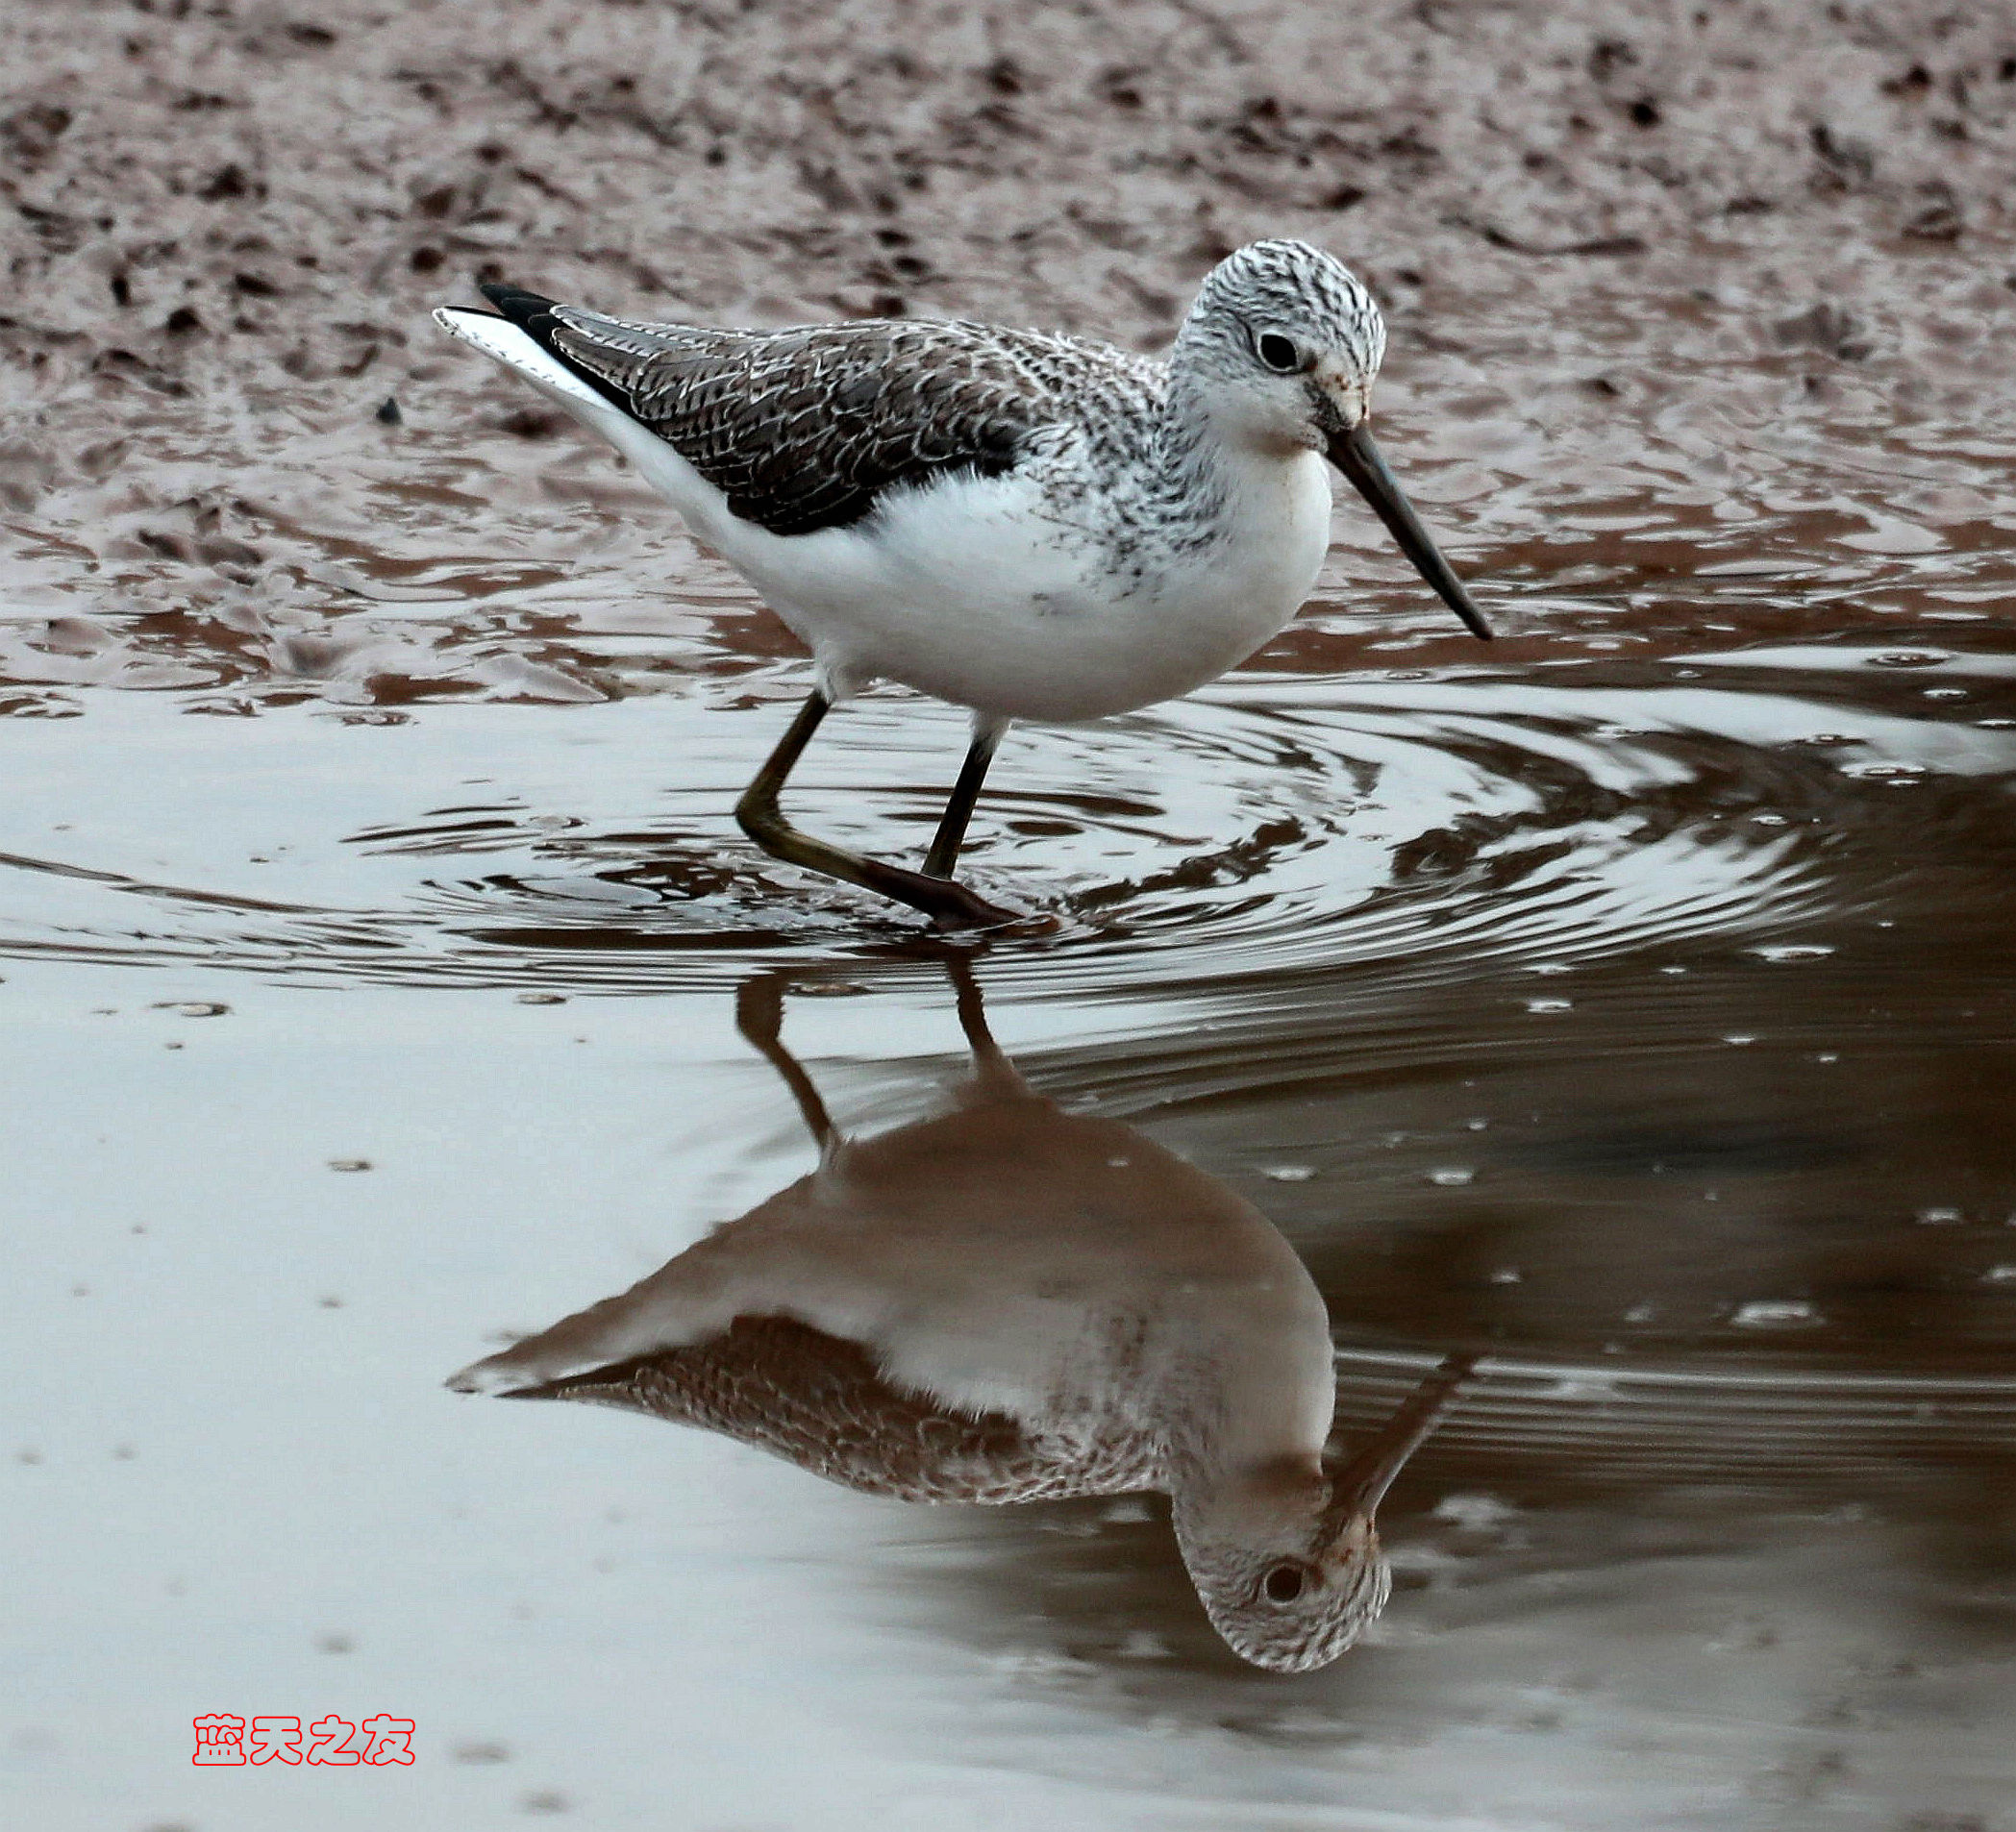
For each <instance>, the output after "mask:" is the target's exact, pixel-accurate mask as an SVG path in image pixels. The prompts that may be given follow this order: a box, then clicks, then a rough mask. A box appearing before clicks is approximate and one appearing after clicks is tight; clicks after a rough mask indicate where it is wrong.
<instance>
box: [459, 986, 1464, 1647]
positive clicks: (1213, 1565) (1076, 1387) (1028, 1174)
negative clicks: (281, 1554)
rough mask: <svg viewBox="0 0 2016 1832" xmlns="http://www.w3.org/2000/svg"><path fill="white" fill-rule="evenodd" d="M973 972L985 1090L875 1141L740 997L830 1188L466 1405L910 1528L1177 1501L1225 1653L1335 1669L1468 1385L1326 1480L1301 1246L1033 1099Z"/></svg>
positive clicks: (1111, 1129) (771, 997) (1436, 1387)
mask: <svg viewBox="0 0 2016 1832" xmlns="http://www.w3.org/2000/svg"><path fill="white" fill-rule="evenodd" d="M953 972H954V978H955V983H956V985H957V987H958V1005H959V1017H960V1023H961V1026H962V1027H963V1029H964V1031H965V1034H966V1039H967V1042H968V1044H969V1045H970V1046H971V1049H972V1053H973V1074H972V1077H971V1078H970V1080H968V1081H967V1082H965V1083H964V1084H963V1085H962V1086H961V1087H960V1088H959V1089H958V1092H957V1095H956V1097H955V1098H954V1100H953V1101H952V1102H951V1104H950V1105H949V1106H948V1108H947V1109H946V1110H945V1111H943V1112H940V1113H938V1114H936V1115H934V1116H933V1117H932V1118H930V1119H926V1120H921V1121H918V1122H916V1123H914V1124H912V1125H908V1126H899V1127H896V1128H895V1129H893V1130H890V1131H887V1132H884V1133H881V1134H879V1135H877V1136H874V1137H869V1138H859V1139H856V1138H847V1137H844V1136H842V1135H841V1134H840V1133H839V1132H837V1131H836V1130H835V1129H834V1126H833V1123H832V1121H831V1120H830V1118H829V1117H828V1115H827V1112H826V1108H825V1106H824V1104H823V1103H822V1102H821V1101H820V1098H819V1095H818V1092H817V1090H816V1089H815V1088H814V1086H813V1085H812V1082H811V1079H810V1077H809V1076H808V1075H807V1073H806V1071H805V1069H804V1067H803V1066H802V1065H801V1064H800V1063H799V1062H798V1061H797V1060H796V1059H795V1058H794V1057H793V1056H792V1055H791V1054H790V1053H789V1052H787V1051H786V1050H785V1048H784V1042H783V1037H782V1020H783V995H784V982H783V980H782V978H778V977H774V976H766V977H764V978H758V979H756V980H753V981H751V982H749V983H748V984H745V985H744V986H743V987H742V988H741V990H740V993H739V995H738V998H737V1002H736V1020H737V1025H738V1027H739V1028H740V1030H741V1032H742V1034H743V1035H744V1037H746V1038H747V1039H748V1041H749V1042H750V1043H751V1044H752V1045H754V1046H755V1048H756V1049H757V1050H759V1052H761V1053H762V1054H763V1055H764V1056H765V1057H767V1058H768V1059H769V1061H770V1062H771V1063H773V1064H774V1065H775V1066H776V1068H777V1069H778V1070H779V1072H780V1073H781V1074H782V1075H783V1077H784V1080H785V1081H786V1082H787V1083H788V1084H789V1086H790V1089H791V1092H792V1094H793V1096H794V1097H795V1099H796V1101H797V1102H798V1106H799V1110H800V1111H801V1112H802V1113H803V1115H804V1116H805V1119H806V1122H807V1123H808V1125H809V1126H810V1128H811V1130H812V1132H813V1134H814V1136H815V1137H816V1138H817V1140H818V1142H819V1148H820V1160H819V1167H818V1169H817V1170H815V1171H814V1172H812V1173H811V1175H810V1176H805V1177H802V1178H800V1179H799V1181H797V1182H796V1183H793V1184H792V1185H791V1186H790V1187H789V1188H788V1189H785V1190H783V1191H780V1192H779V1193H778V1194H777V1195H776V1196H773V1197H772V1198H770V1200H769V1201H766V1202H763V1203H761V1204H760V1205H759V1206H758V1207H757V1208H755V1209H752V1210H751V1211H750V1212H749V1213H748V1214H747V1215H745V1216H743V1217H742V1218H741V1219H740V1220H739V1221H734V1222H730V1223H728V1224H726V1225H723V1226H721V1227H718V1228H716V1229H715V1230H714V1232H713V1233H711V1234H710V1235H709V1236H708V1238H707V1239H705V1240H703V1241H701V1242H699V1243H698V1244H697V1245H695V1246H693V1247H690V1248H688V1249H687V1250H685V1251H684V1252H683V1253H681V1254H680V1255H679V1256H678V1257H677V1258H676V1259H674V1260H672V1261H671V1262H670V1263H669V1264H668V1265H666V1266H665V1267H664V1268H662V1269H661V1270H660V1271H659V1272H657V1273H654V1274H653V1275H651V1276H650V1277H649V1278H646V1279H644V1280H643V1281H642V1282H641V1283H639V1284H637V1285H635V1286H633V1287H632V1288H631V1289H630V1290H629V1291H627V1292H625V1293H624V1294H622V1295H621V1296H620V1297H616V1298H610V1299H607V1300H604V1301H603V1302H601V1303H599V1304H594V1305H591V1306H590V1307H589V1308H588V1309H586V1310H584V1311H581V1312H579V1313H577V1314H576V1315H574V1316H572V1317H568V1318H565V1319H564V1320H562V1321H561V1322H560V1323H558V1324H554V1325H553V1327H552V1328H550V1329H548V1330H545V1331H544V1332H542V1333H541V1334H539V1335H536V1336H534V1337H532V1338H530V1339H529V1340H527V1341H525V1342H522V1343H519V1344H517V1345H516V1346H515V1347H513V1348H511V1349H507V1350H506V1351H504V1352H503V1353H501V1354H495V1355H491V1356H489V1357H487V1358H486V1359H485V1360H483V1361H479V1362H477V1363H475V1364H474V1365H473V1366H471V1367H469V1368H466V1369H464V1370H463V1371H462V1372H461V1373H460V1374H457V1375H455V1376H454V1377H453V1378H452V1379H451V1381H450V1382H449V1384H450V1385H451V1386H453V1387H455V1388H457V1389H459V1390H460V1391H463V1392H483V1393H491V1394H498V1395H502V1396H504V1397H506V1398H510V1399H581V1400H587V1401H592V1402H594V1403H597V1404H602V1405H612V1406H621V1407H626V1408H628V1409H631V1410H634V1411H638V1412H647V1413H650V1414H652V1415H653V1416H654V1417H657V1418H661V1419H669V1420H673V1421H675V1422H677V1423H680V1424H696V1425H702V1426H705V1427H706V1428H708V1429H709V1430H714V1431H720V1432H724V1433H726V1434H727V1435H728V1436H730V1437H733V1438H737V1439H739V1440H741V1441H742V1442H743V1443H745V1444H752V1445H757V1446H759V1447H760V1448H763V1449H766V1450H771V1451H774V1452H776V1453H777V1454H779V1455H781V1456H784V1457H787V1458H788V1459H789V1460H790V1461H791V1462H793V1463H796V1464H799V1465H800V1466H802V1467H803V1468H805V1469H807V1470H809V1471H811V1472H812V1473H814V1474H817V1475H823V1476H825V1477H827V1478H828V1479H829V1480H832V1481H834V1482H841V1483H845V1484H846V1485H847V1486H848V1487H850V1488H855V1489H861V1490H865V1491H866V1492H867V1493H869V1494H872V1495H882V1496H892V1497H896V1498H901V1499H904V1500H908V1501H969V1502H988V1503H1000V1502H1008V1501H1035V1500H1053V1499H1058V1498H1064V1497H1071V1496H1111V1495H1127V1494H1134V1493H1139V1492H1142V1491H1147V1490H1158V1491H1161V1492H1163V1493H1165V1494H1167V1495H1168V1496H1169V1498H1170V1500H1171V1510H1172V1519H1173V1522H1174V1525H1175V1528H1176V1537H1177V1541H1178V1544H1179V1546H1180V1547H1181V1549H1182V1558H1183V1563H1184V1565H1185V1566H1186V1567H1187V1568H1188V1571H1189V1573H1190V1577H1191V1579H1192V1581H1193V1582H1194V1583H1195V1585H1196V1587H1197V1594H1198V1596H1199V1597H1200V1598H1201V1599H1202V1601H1203V1603H1204V1607H1205V1610H1206V1612H1207V1614H1208V1616H1209V1617H1210V1620H1211V1622H1212V1624H1213V1625H1214V1626H1215V1627H1216V1628H1217V1630H1218V1632H1219V1633H1220V1634H1221V1635H1222V1636H1223V1637H1224V1638H1225V1640H1226V1642H1227V1643H1228V1644H1230V1646H1232V1649H1233V1650H1234V1651H1235V1652H1236V1653H1238V1654H1239V1655H1241V1656H1242V1657H1243V1658H1244V1659H1246V1660H1248V1661H1251V1662H1253V1663H1254V1664H1255V1665H1257V1666H1259V1667H1264V1668H1268V1669H1270V1670H1272V1671H1276V1672H1303V1671H1308V1670H1309V1669H1311V1668H1316V1667H1321V1666H1324V1665H1326V1664H1327V1663H1329V1662H1330V1661H1332V1660H1334V1659H1335V1658H1336V1657H1337V1656H1338V1655H1339V1654H1341V1653H1342V1652H1343V1651H1344V1650H1345V1649H1346V1648H1347V1647H1349V1646H1351V1645H1352V1643H1353V1642H1354V1641H1356V1639H1357V1638H1358V1636H1359V1634H1360V1633H1361V1632H1362V1631H1363V1629H1364V1627H1365V1625H1366V1624H1367V1623H1368V1622H1371V1621H1372V1620H1373V1619H1374V1618H1375V1617H1376V1616H1378V1614H1379V1613H1380V1611H1381V1609H1382V1608H1383V1607H1384V1605H1385V1601H1386V1596H1387V1591H1388V1589H1389V1587H1390V1579H1389V1574H1388V1572H1387V1567H1386V1562H1385V1560H1384V1558H1383V1557H1382V1556H1381V1551H1380V1546H1379V1538H1378V1535H1377V1534H1376V1532H1375V1531H1374V1528H1373V1514H1374V1510H1375V1509H1376V1508H1377V1507H1378V1505H1379V1501H1380V1498H1381V1496H1383V1495H1384V1493H1385V1491H1386V1488H1387V1486H1388V1484H1389V1483H1391V1481H1392V1480H1393V1478H1394V1476H1395V1475H1396V1474H1397V1473H1399V1471H1400V1469H1401V1466H1402V1465H1403V1464H1404V1463H1405V1462H1406V1459H1407V1457H1408V1456H1409V1455H1410V1454H1411V1453H1412V1452H1413V1451H1414V1449H1415V1448H1417V1447H1418V1446H1419V1445H1420V1444H1421V1442H1422V1440H1423V1439H1424V1438H1426V1437H1427V1436H1428V1434H1429V1433H1430V1432H1431V1430H1432V1429H1433V1428H1434V1424H1435V1421H1436V1418H1437V1416H1438V1415H1439V1413H1440V1412H1441V1410H1442V1409H1443V1407H1444V1406H1445V1405H1446V1404H1447V1402H1448V1400H1449V1399H1450V1397H1451V1396H1452V1395H1453V1393H1454V1392H1455V1390H1456V1387H1457V1386H1458V1385H1459V1384H1460V1382H1461V1381H1462V1379H1463V1377H1464V1375H1465V1374H1467V1373H1468V1372H1469V1363H1468V1361H1467V1360H1464V1359H1453V1360H1451V1361H1449V1362H1446V1363H1444V1365H1443V1366H1442V1367H1441V1369H1439V1370H1438V1371H1437V1373H1436V1374H1434V1375H1433V1376H1431V1378H1430V1379H1429V1380H1428V1381H1427V1382H1426V1383H1424V1384H1423V1386H1422V1387H1421V1388H1420V1389H1419V1390H1418V1391H1417V1392H1416V1393H1415V1394H1414V1395H1413V1397H1412V1398H1411V1399H1408V1400H1407V1402H1406V1404H1405V1405H1403V1406H1402V1407H1401V1408H1400V1410H1399V1411H1398V1412H1397V1413H1396V1414H1395V1415H1394V1417H1393V1418H1392V1419H1391V1420H1390V1421H1389V1422H1388V1423H1387V1424H1385V1425H1384V1426H1383V1427H1382V1428H1381V1430H1380V1431H1379V1432H1378V1433H1377V1434H1375V1436H1374V1437H1373V1438H1372V1440H1371V1441H1370V1442H1369V1443H1366V1444H1364V1445H1361V1446H1359V1447H1358V1448H1356V1451H1355V1452H1354V1453H1353V1454H1351V1455H1350V1456H1349V1457H1340V1456H1334V1455H1332V1453H1331V1451H1330V1448H1329V1440H1330V1435H1331V1424H1332V1405H1333V1402H1334V1399H1335V1385H1334V1380H1335V1376H1334V1371H1333V1366H1332V1345H1331V1333H1330V1318H1329V1314H1328V1312H1327V1311H1326V1310H1325V1308H1324V1303H1323V1299H1322V1297H1321V1295H1320V1294H1319V1293H1318V1292H1317V1290H1316V1287H1315V1284H1314V1282H1313V1281H1312V1280H1311V1279H1310V1277H1309V1275H1308V1273H1307V1271H1306V1270H1305V1268H1304V1267H1303V1264H1302V1262H1301V1260H1300V1259H1298V1258H1297V1257H1296V1255H1295V1252H1294V1250H1293V1249H1292V1248H1290V1247H1289V1245H1288V1243H1287V1241H1286V1240H1285V1239H1283V1238H1282V1235H1281V1233H1280V1232H1279V1231H1278V1230H1277V1229H1276V1228H1275V1227H1274V1226H1273V1225H1271V1224H1270V1223H1269V1222H1268V1221H1267V1219H1266V1218H1265V1217H1264V1216H1262V1215H1261V1214H1260V1213H1259V1212H1258V1210H1257V1209H1255V1208H1254V1207H1252V1206H1251V1205H1250V1204H1249V1203H1247V1202H1245V1201H1241V1200H1240V1198H1239V1197H1237V1196H1236V1195H1234V1194H1233V1193H1232V1190H1230V1189H1228V1188H1227V1187H1226V1186H1225V1185H1224V1184H1223V1183H1221V1182H1219V1181H1218V1180H1217V1179H1216V1178H1215V1177H1211V1176H1207V1175H1206V1174H1205V1173H1204V1172H1202V1171H1200V1170H1198V1169H1196V1168H1195V1167H1194V1166H1192V1165H1189V1164H1186V1163H1184V1162H1183V1161H1182V1159H1181V1158H1179V1157H1177V1156H1175V1155H1174V1154H1173V1153H1171V1152H1169V1151H1164V1150H1162V1149H1161V1148H1160V1147H1159V1146H1157V1145H1155V1144H1152V1143H1151V1142H1150V1141H1149V1140H1148V1139H1146V1138H1144V1137H1143V1136H1142V1135H1141V1134H1140V1133H1138V1132H1136V1131H1134V1130H1133V1129H1132V1128H1131V1127H1129V1126H1121V1125H1119V1124H1117V1123H1115V1122H1113V1121H1110V1120H1100V1119H1090V1118H1085V1117H1082V1116H1078V1115H1073V1114H1068V1113H1065V1112H1063V1111H1061V1110H1060V1109H1059V1108H1058V1106H1057V1104H1056V1103H1055V1102H1051V1101H1047V1100H1045V1099H1044V1098H1043V1097H1042V1096H1040V1095H1038V1094H1035V1093H1033V1092H1032V1091H1031V1090H1030V1088H1029V1087H1028V1086H1027V1085H1025V1083H1024V1082H1023V1080H1022V1078H1021V1077H1020V1076H1019V1075H1018V1074H1017V1073H1016V1072H1015V1070H1014V1068H1013V1067H1012V1065H1011V1064H1010V1063H1009V1062H1008V1058H1007V1057H1006V1056H1004V1055H1003V1054H1002V1053H1001V1052H1000V1050H999V1049H998V1047H997V1046H996V1045H995V1043H994V1041H993V1039H992V1037H991V1036H990V1035H989V1034H988V1031H987V1028H986V1024H985V1019H984V1017H983V1012H982V1009H981V1003H980V997H979V992H978V989H977V987H976V986H975V985H974V983H973V981H972V978H971V974H970V968H968V967H967V965H966V963H965V962H964V960H963V958H960V959H958V961H956V963H955V965H954V968H953Z"/></svg>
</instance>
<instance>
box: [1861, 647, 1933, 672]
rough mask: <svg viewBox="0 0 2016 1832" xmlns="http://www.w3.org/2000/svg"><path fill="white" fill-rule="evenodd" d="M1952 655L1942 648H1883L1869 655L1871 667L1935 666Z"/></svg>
mask: <svg viewBox="0 0 2016 1832" xmlns="http://www.w3.org/2000/svg"><path fill="white" fill-rule="evenodd" d="M1952 659H1953V656H1951V655H1949V654H1948V653H1947V652H1946V651H1945V650H1943V649H1883V650H1879V651H1878V652H1877V654H1875V655H1873V656H1870V657H1869V665H1870V666H1871V667H1872V668H1936V667H1937V666H1938V665H1939V664H1940V663H1941V662H1942V661H1951V660H1952Z"/></svg>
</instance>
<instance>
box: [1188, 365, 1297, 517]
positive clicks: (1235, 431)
mask: <svg viewBox="0 0 2016 1832" xmlns="http://www.w3.org/2000/svg"><path fill="white" fill-rule="evenodd" d="M1214 383H1215V379H1214V377H1213V374H1212V370H1211V365H1210V364H1209V363H1208V361H1207V360H1204V359H1202V358H1201V357H1200V356H1199V355H1198V354H1197V353H1196V352H1193V351H1192V350H1190V349H1188V348H1186V346H1185V343H1184V341H1183V339H1182V338H1179V339H1178V342H1177V347H1176V350H1175V351H1174V353H1173V354H1172V356H1171V358H1170V362H1169V378H1168V385H1167V388H1166V390H1165V392H1164V395H1163V398H1162V408H1161V413H1160V416H1159V418H1158V420H1157V427H1156V452H1155V470H1156V474H1157V483H1158V486H1159V493H1160V494H1161V495H1162V497H1163V498H1164V500H1165V501H1166V502H1168V503H1169V504H1170V505H1171V506H1172V508H1173V510H1174V512H1176V513H1177V514H1179V515H1181V516H1182V519H1183V520H1185V521H1186V522H1188V523H1191V524H1193V525H1195V527H1196V529H1197V531H1198V532H1200V533H1203V532H1211V531H1217V530H1225V531H1228V532H1229V531H1231V530H1232V529H1233V528H1234V527H1236V526H1237V525H1238V524H1240V523H1241V522H1242V521H1244V520H1246V519H1248V518H1249V517H1251V516H1252V515H1254V514H1255V513H1256V512H1258V513H1259V514H1261V515H1262V516H1271V515H1272V514H1273V513H1274V512H1275V511H1276V510H1277V508H1278V505H1279V504H1280V503H1281V502H1282V500H1283V499H1284V498H1286V497H1289V496H1291V495H1292V494H1293V493H1294V492H1295V490H1296V488H1297V485H1298V481H1299V479H1300V477H1301V474H1302V472H1303V470H1304V469H1305V468H1306V467H1307V462H1308V458H1309V456H1310V454H1309V451H1308V449H1307V447H1306V446H1303V445H1301V444H1297V443H1294V442H1291V441H1286V440H1279V439H1277V440H1273V441H1270V440H1268V439H1265V438H1263V437H1260V436H1258V435H1257V433H1256V431H1255V429H1254V428H1252V427H1251V426H1250V425H1248V424H1247V423H1246V422H1245V421H1244V419H1243V418H1242V416H1241V414H1240V412H1239V410H1238V409H1239V401H1238V397H1237V396H1236V395H1235V394H1234V393H1232V391H1231V390H1229V389H1227V388H1226V387H1225V386H1224V385H1223V384H1214Z"/></svg>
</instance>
